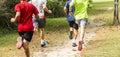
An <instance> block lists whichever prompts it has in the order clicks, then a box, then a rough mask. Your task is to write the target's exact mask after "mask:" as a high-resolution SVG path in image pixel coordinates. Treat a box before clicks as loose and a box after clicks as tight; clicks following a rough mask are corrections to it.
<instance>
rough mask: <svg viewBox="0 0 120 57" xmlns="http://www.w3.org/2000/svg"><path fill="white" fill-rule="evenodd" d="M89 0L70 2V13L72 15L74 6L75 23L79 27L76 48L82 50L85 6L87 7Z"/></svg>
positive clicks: (85, 16)
mask: <svg viewBox="0 0 120 57" xmlns="http://www.w3.org/2000/svg"><path fill="white" fill-rule="evenodd" d="M88 4H89V1H88V0H72V2H71V3H70V7H69V8H70V10H69V12H70V15H72V6H73V5H74V6H75V13H74V16H75V19H76V23H77V24H78V25H79V29H80V33H79V34H80V39H79V42H78V50H79V51H82V44H83V40H84V34H85V27H86V24H87V19H88V14H87V8H88Z"/></svg>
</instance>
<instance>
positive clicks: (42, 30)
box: [40, 28, 44, 40]
mask: <svg viewBox="0 0 120 57" xmlns="http://www.w3.org/2000/svg"><path fill="white" fill-rule="evenodd" d="M40 38H41V40H44V28H40Z"/></svg>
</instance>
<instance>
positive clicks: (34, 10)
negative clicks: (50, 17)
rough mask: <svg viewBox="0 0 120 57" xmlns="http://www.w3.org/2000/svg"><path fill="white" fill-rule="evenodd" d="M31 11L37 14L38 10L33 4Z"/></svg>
mask: <svg viewBox="0 0 120 57" xmlns="http://www.w3.org/2000/svg"><path fill="white" fill-rule="evenodd" d="M33 8H34V9H33V13H34V14H35V15H37V14H38V13H39V12H38V10H37V8H36V7H35V6H33Z"/></svg>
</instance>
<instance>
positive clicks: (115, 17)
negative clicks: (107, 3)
mask: <svg viewBox="0 0 120 57" xmlns="http://www.w3.org/2000/svg"><path fill="white" fill-rule="evenodd" d="M118 2H119V0H114V21H113V24H114V25H118V24H119V19H118Z"/></svg>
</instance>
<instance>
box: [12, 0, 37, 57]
mask: <svg viewBox="0 0 120 57" xmlns="http://www.w3.org/2000/svg"><path fill="white" fill-rule="evenodd" d="M15 11H16V15H15V17H14V18H11V20H10V21H11V22H16V21H17V20H18V33H19V35H20V37H18V39H17V44H16V48H18V49H20V48H21V47H23V48H24V50H25V54H26V57H30V51H29V43H30V42H31V39H32V36H33V29H34V27H33V22H32V15H33V14H34V15H35V18H36V19H38V18H39V16H38V10H37V9H36V7H35V6H34V5H32V4H29V3H28V2H27V0H20V3H18V4H17V5H15Z"/></svg>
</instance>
